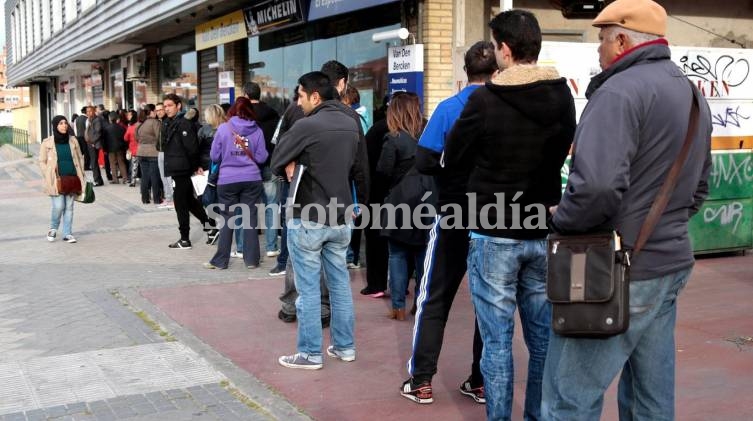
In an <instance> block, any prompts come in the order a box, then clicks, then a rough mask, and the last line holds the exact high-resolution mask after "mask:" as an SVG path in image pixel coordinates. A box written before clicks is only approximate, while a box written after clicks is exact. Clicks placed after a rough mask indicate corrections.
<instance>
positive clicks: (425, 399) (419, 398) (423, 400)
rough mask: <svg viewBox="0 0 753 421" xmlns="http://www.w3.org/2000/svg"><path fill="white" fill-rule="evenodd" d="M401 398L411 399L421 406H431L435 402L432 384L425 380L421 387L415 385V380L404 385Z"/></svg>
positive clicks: (410, 380)
mask: <svg viewBox="0 0 753 421" xmlns="http://www.w3.org/2000/svg"><path fill="white" fill-rule="evenodd" d="M400 396H402V397H404V398H406V399H410V400H412V401H413V402H416V403H420V404H429V403H432V402H434V398H433V397H432V390H431V382H430V381H428V380H425V381H423V382H421V384H419V385H414V384H413V379H412V378H411V379H408V380H406V381H405V382H404V383H403V387H402V388H401V389H400Z"/></svg>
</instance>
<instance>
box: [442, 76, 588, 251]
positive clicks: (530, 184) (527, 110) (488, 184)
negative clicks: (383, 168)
mask: <svg viewBox="0 0 753 421" xmlns="http://www.w3.org/2000/svg"><path fill="white" fill-rule="evenodd" d="M574 133H575V105H574V102H573V97H572V94H571V93H570V89H569V88H568V86H567V83H566V80H565V79H564V78H561V77H559V75H558V74H557V71H556V70H555V69H554V68H551V67H538V66H514V67H511V68H508V69H506V70H505V71H504V72H502V73H501V74H500V75H499V76H498V77H497V78H495V79H494V80H493V81H491V82H487V84H486V86H483V87H480V88H478V89H476V91H475V92H474V93H473V94H471V96H470V98H469V99H468V104H466V106H465V108H464V109H463V112H462V114H461V115H460V118H459V119H458V121H457V122H456V123H455V126H454V127H453V128H452V130H451V131H450V133H449V134H448V135H447V144H446V147H445V166H446V167H447V168H449V169H454V170H458V171H460V172H465V173H467V174H469V175H470V177H469V179H468V192H469V193H475V194H476V195H477V198H476V203H475V214H474V212H472V211H471V212H470V213H469V217H471V218H474V217H475V221H476V225H477V226H478V229H473V228H472V229H473V230H474V231H477V232H479V233H481V234H485V235H489V236H492V237H504V238H515V239H539V238H545V237H546V236H547V233H548V228H547V226H546V223H547V217H548V215H549V211H548V208H549V206H553V205H556V204H557V203H559V200H560V196H561V191H562V179H561V176H560V169H561V168H562V164H563V163H564V161H565V157H566V156H567V153H568V151H569V150H570V144H571V143H572V141H573V135H574ZM501 194H503V195H504V196H501ZM497 203H499V204H500V205H499V208H500V209H499V211H500V212H503V214H502V215H500V214H498V212H497V209H496V207H495V206H492V207H491V208H487V210H488V222H489V225H492V226H493V227H494V228H491V227H487V228H483V227H481V225H482V223H483V222H484V221H485V218H487V215H485V213H486V210H484V209H483V207H484V205H487V204H497ZM529 205H534V206H529ZM542 206H543V207H544V209H543V211H541V207H542ZM471 209H472V208H471ZM529 218H531V219H529ZM526 226H528V228H526Z"/></svg>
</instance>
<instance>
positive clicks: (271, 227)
mask: <svg viewBox="0 0 753 421" xmlns="http://www.w3.org/2000/svg"><path fill="white" fill-rule="evenodd" d="M279 206H280V180H279V179H278V178H276V177H274V178H272V180H270V181H265V182H264V239H265V242H266V249H267V251H276V250H277V229H278V228H280V224H279V221H280V210H279V209H280V207H279Z"/></svg>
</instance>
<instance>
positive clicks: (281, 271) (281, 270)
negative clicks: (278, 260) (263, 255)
mask: <svg viewBox="0 0 753 421" xmlns="http://www.w3.org/2000/svg"><path fill="white" fill-rule="evenodd" d="M285 273H286V270H285V267H283V266H280V265H277V266H275V267H274V268H272V270H270V271H269V276H282V275H285Z"/></svg>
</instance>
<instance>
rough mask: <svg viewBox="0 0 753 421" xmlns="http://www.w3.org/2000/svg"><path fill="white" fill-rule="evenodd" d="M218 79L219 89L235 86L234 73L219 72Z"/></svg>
mask: <svg viewBox="0 0 753 421" xmlns="http://www.w3.org/2000/svg"><path fill="white" fill-rule="evenodd" d="M217 79H218V81H219V86H218V87H219V88H232V87H234V86H235V84H234V83H233V72H219V73H217Z"/></svg>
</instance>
